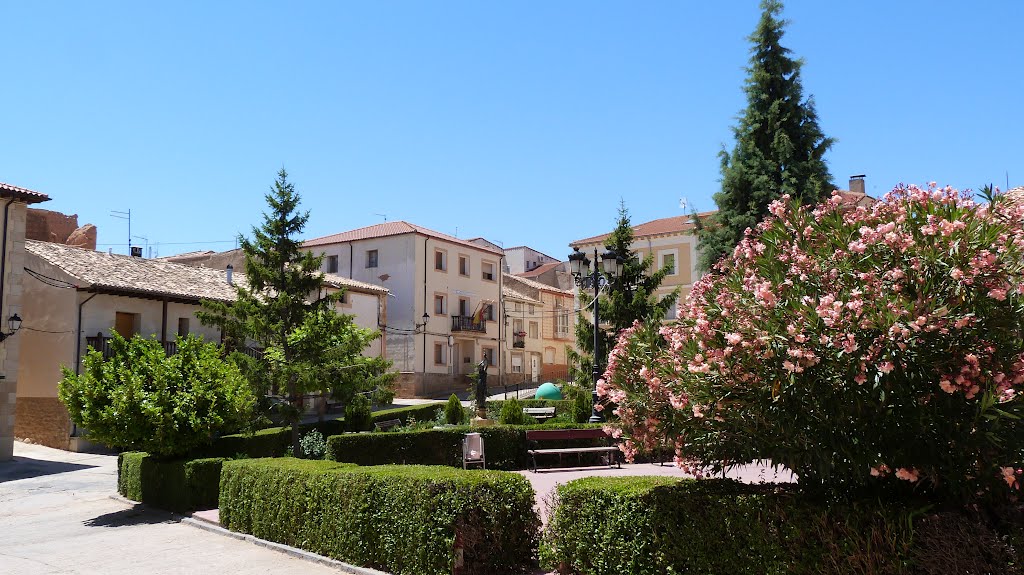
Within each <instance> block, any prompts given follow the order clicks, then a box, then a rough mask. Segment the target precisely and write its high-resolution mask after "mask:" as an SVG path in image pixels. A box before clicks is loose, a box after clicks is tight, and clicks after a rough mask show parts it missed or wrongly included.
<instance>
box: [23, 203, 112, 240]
mask: <svg viewBox="0 0 1024 575" xmlns="http://www.w3.org/2000/svg"><path fill="white" fill-rule="evenodd" d="M25 238H26V239H30V240H39V241H43V242H53V243H57V244H66V245H69V246H77V247H80V248H85V249H89V250H95V249H96V226H94V225H92V224H86V225H84V226H82V227H79V226H78V215H77V214H71V215H70V216H69V215H67V214H62V213H60V212H54V211H51V210H40V209H36V208H28V213H27V214H26V217H25Z"/></svg>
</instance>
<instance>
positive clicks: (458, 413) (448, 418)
mask: <svg viewBox="0 0 1024 575" xmlns="http://www.w3.org/2000/svg"><path fill="white" fill-rule="evenodd" d="M465 417H466V414H465V411H463V409H462V402H461V401H459V396H457V395H455V394H454V393H453V394H452V396H451V397H449V398H448V403H446V404H445V406H444V420H445V423H448V424H449V425H461V424H462V420H463V419H465Z"/></svg>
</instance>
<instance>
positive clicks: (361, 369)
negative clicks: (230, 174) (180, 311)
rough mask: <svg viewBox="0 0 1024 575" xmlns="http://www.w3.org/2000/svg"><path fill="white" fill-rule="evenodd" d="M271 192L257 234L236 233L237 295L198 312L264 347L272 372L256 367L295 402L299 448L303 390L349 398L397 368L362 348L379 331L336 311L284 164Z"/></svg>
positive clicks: (386, 380) (229, 333)
mask: <svg viewBox="0 0 1024 575" xmlns="http://www.w3.org/2000/svg"><path fill="white" fill-rule="evenodd" d="M266 200H267V204H268V206H269V208H270V211H269V213H264V214H263V224H262V225H261V226H260V227H254V228H253V230H252V232H253V239H251V240H250V239H248V238H246V237H244V236H240V237H239V242H240V245H241V248H242V252H243V253H244V254H245V282H244V284H243V283H242V282H238V285H237V286H236V289H237V292H238V295H237V299H236V301H235V302H233V303H231V304H225V303H221V302H209V301H206V302H203V305H204V308H205V310H206V311H204V312H200V313H199V314H198V315H199V318H200V320H201V321H203V323H206V324H209V325H216V326H218V327H220V328H221V329H222V330H223V332H224V334H225V336H226V337H227V338H231V339H233V340H237V341H229V342H228V343H231V344H233V345H235V346H241V345H244V341H245V339H246V338H251V339H253V340H255V341H256V342H258V343H259V344H260V345H261V346H263V347H264V349H265V352H264V359H265V361H263V362H261V367H262V368H264V369H266V370H267V373H266V374H259V375H261V376H264V377H265V378H266V380H267V381H268V383H270V384H273V385H276V386H277V387H278V388H279V389H281V390H283V391H284V393H285V394H286V396H287V399H288V401H289V403H291V405H292V406H293V408H294V409H292V410H291V413H290V414H289V415H290V419H291V421H290V423H291V427H292V451H293V453H294V454H295V455H296V456H299V455H300V453H301V452H300V447H299V427H298V424H299V417H298V415H299V414H300V413H301V407H302V405H301V402H302V397H303V394H304V393H305V392H307V391H324V390H325V388H335V391H336V392H338V391H341V393H340V394H339V395H342V396H347V397H348V398H351V396H352V393H353V391H354V389H356V388H357V387H358V388H360V389H361V388H362V387H365V386H363V385H362V384H363V383H365V382H370V383H371V384H372V385H374V386H377V385H380V386H384V387H387V386H388V385H390V383H391V381H393V374H387V373H385V372H386V371H387V370H388V368H389V367H390V363H389V362H387V361H386V360H384V359H381V358H364V357H362V356H361V355H360V354H361V352H362V350H363V349H364V348H365V347H366V346H367V345H368V344H369V343H370V342H371V341H373V340H374V339H376V338H377V337H379V335H380V334H379V333H378V332H375V331H372V330H366V329H362V328H360V327H358V326H356V325H355V323H354V322H353V321H352V316H348V315H342V314H338V313H336V312H335V303H336V302H337V301H339V300H340V298H341V296H342V293H343V292H340V291H339V292H335V293H325V291H324V290H323V289H322V286H323V281H324V274H323V273H321V272H320V266H321V263H322V261H323V256H314V255H313V254H312V253H310V252H308V251H305V250H303V249H302V243H301V241H300V240H299V239H298V236H299V235H300V234H301V233H302V230H303V228H304V227H305V225H306V222H307V220H309V212H299V211H298V207H299V201H300V198H299V194H298V193H297V192H296V191H295V187H294V185H293V184H291V183H290V182H289V181H288V174H287V172H285V171H284V170H283V169H282V170H281V171H280V172H279V173H278V175H277V180H276V181H275V182H274V186H273V188H271V191H270V193H268V194H267V195H266ZM249 375H253V374H249ZM353 378H356V379H358V380H359V381H354V380H353ZM340 387H342V388H343V389H340V390H339V388H340Z"/></svg>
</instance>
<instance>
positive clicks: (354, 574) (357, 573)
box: [110, 495, 390, 575]
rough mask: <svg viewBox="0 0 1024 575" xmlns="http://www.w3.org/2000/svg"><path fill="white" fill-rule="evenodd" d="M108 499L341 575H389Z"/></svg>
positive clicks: (123, 500) (118, 497) (118, 498)
mask: <svg viewBox="0 0 1024 575" xmlns="http://www.w3.org/2000/svg"><path fill="white" fill-rule="evenodd" d="M110 498H111V499H113V500H115V501H119V502H121V503H123V504H125V505H132V506H141V507H144V508H146V509H149V510H152V511H159V512H161V513H167V514H168V515H171V516H173V517H174V518H175V519H177V520H178V522H179V523H183V524H185V525H190V526H192V527H195V528H196V529H202V530H204V531H209V532H210V533H216V534H217V535H221V536H224V537H230V538H232V539H237V540H239V541H247V542H249V543H252V544H253V545H257V546H259V547H265V548H267V549H270V550H272V551H277V552H278V553H284V554H285V555H290V556H292V557H295V558H296V559H301V560H303V561H308V562H310V563H316V564H318V565H324V566H325V567H331V568H333V569H337V570H338V571H341V572H342V573H349V574H351V575H390V574H389V573H386V572H384V571H378V570H376V569H370V568H368V567H357V566H355V565H349V564H348V563H345V562H343V561H338V560H337V559H331V558H330V557H324V556H323V555H317V554H316V553H311V552H309V551H304V550H302V549H298V548H296V547H292V546H290V545H284V544H282V543H275V542H273V541H267V540H266V539H260V538H259V537H255V536H253V535H249V534H246V533H237V532H235V531H230V530H228V529H224V528H223V527H221V526H220V525H215V524H213V523H212V522H210V521H207V520H205V519H197V518H194V517H185V516H183V515H179V514H177V513H174V512H171V511H166V510H163V509H157V508H154V507H150V506H148V505H146V504H145V503H139V502H138V501H132V500H131V499H127V498H125V497H122V496H121V495H111V496H110Z"/></svg>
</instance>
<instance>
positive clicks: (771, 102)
mask: <svg viewBox="0 0 1024 575" xmlns="http://www.w3.org/2000/svg"><path fill="white" fill-rule="evenodd" d="M761 9H762V11H763V12H762V14H761V20H760V22H758V25H757V29H756V30H755V31H754V33H753V35H751V36H750V41H751V42H752V43H753V47H752V48H751V57H750V66H749V67H748V68H747V72H748V76H747V80H746V86H745V87H744V91H745V92H746V94H747V107H746V109H745V110H744V111H743V114H742V116H741V117H740V119H739V125H738V126H736V127H735V128H733V133H734V134H735V136H736V146H735V147H734V148H733V151H732V153H731V154H728V153H726V152H725V150H722V151H721V152H720V154H719V156H720V158H721V161H722V189H721V190H720V191H719V192H718V193H716V194H715V196H714V198H715V203H716V204H717V205H718V211H717V212H716V213H715V214H714V215H712V216H711V217H710V218H709V219H708V220H707V221H700V220H698V223H697V235H698V237H699V239H700V247H701V257H700V267H701V269H703V270H705V271H707V270H710V269H711V268H712V267H713V266H714V264H715V263H716V262H717V261H718V260H720V259H721V258H722V256H724V255H726V254H728V253H730V252H731V251H732V249H733V247H735V246H736V244H738V243H739V241H740V239H741V238H742V237H743V232H744V230H746V229H747V228H751V229H753V228H755V227H756V226H757V224H758V223H759V222H760V221H761V220H763V219H764V217H765V216H766V215H767V214H768V204H770V203H771V202H772V200H775V199H778V198H779V197H780V196H782V195H783V194H789V195H790V197H793V198H795V199H798V200H800V201H801V202H803V203H804V204H805V205H811V204H815V203H817V202H818V200H819V199H821V198H823V197H824V196H826V195H827V194H829V193H831V191H832V190H833V189H834V187H835V186H834V185H833V184H832V176H831V175H830V174H829V171H828V166H827V165H826V164H825V160H824V156H825V152H827V151H828V149H829V148H830V147H832V144H833V142H834V140H833V139H832V138H827V137H825V135H824V133H823V132H822V131H821V128H820V127H819V126H818V114H817V112H816V111H815V108H814V100H813V98H807V99H806V100H805V99H804V97H803V85H802V83H801V80H800V68H801V66H802V62H801V61H800V60H797V59H793V58H791V57H790V56H789V53H790V50H789V49H788V48H784V47H783V46H782V44H781V41H782V36H783V34H784V28H785V25H786V21H785V20H781V19H780V18H779V15H780V13H781V12H782V2H780V1H778V0H762V2H761Z"/></svg>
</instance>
